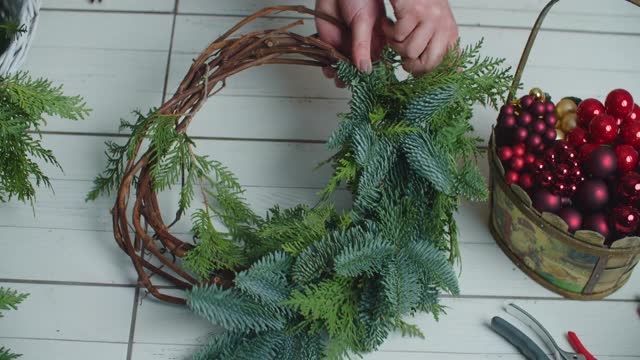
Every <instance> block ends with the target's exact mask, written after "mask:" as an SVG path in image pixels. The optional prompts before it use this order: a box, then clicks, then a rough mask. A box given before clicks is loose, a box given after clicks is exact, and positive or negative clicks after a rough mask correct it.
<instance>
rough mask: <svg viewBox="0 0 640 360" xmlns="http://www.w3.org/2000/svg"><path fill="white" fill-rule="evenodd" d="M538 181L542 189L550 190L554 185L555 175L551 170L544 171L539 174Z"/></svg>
mask: <svg viewBox="0 0 640 360" xmlns="http://www.w3.org/2000/svg"><path fill="white" fill-rule="evenodd" d="M537 181H538V184H539V185H540V187H541V188H545V189H546V188H549V187H551V185H553V173H552V172H551V171H549V170H543V171H541V172H540V173H538V177H537Z"/></svg>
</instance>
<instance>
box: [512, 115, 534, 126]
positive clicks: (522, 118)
mask: <svg viewBox="0 0 640 360" xmlns="http://www.w3.org/2000/svg"><path fill="white" fill-rule="evenodd" d="M516 120H517V122H518V126H520V127H527V126H529V124H531V122H532V121H533V116H531V114H529V113H528V112H526V111H523V112H521V113H520V115H518V117H517V118H516Z"/></svg>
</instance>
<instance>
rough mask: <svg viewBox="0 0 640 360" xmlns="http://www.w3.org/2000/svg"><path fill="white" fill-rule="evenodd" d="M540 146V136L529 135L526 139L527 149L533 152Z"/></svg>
mask: <svg viewBox="0 0 640 360" xmlns="http://www.w3.org/2000/svg"><path fill="white" fill-rule="evenodd" d="M540 144H542V136H540V134H535V133H533V134H529V136H528V137H527V148H529V149H532V150H534V149H537V148H538V146H540Z"/></svg>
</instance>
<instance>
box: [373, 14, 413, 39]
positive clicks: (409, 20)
mask: <svg viewBox="0 0 640 360" xmlns="http://www.w3.org/2000/svg"><path fill="white" fill-rule="evenodd" d="M417 25H418V19H416V18H415V17H406V18H403V19H400V20H398V21H397V22H396V23H395V24H394V23H392V22H391V20H389V19H388V18H385V20H384V21H383V22H382V31H383V32H384V35H385V36H386V37H387V39H388V40H389V41H390V42H396V43H402V42H404V41H405V40H406V39H407V38H408V37H409V35H411V32H413V29H415V28H416V26H417Z"/></svg>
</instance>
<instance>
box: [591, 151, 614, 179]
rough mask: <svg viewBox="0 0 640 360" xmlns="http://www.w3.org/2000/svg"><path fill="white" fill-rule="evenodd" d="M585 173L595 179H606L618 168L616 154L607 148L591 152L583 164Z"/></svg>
mask: <svg viewBox="0 0 640 360" xmlns="http://www.w3.org/2000/svg"><path fill="white" fill-rule="evenodd" d="M585 165H586V170H587V172H588V173H589V174H590V175H591V176H593V177H596V178H601V179H603V178H606V177H607V176H609V175H611V174H613V173H614V172H615V171H616V169H617V168H618V159H617V158H616V153H615V152H614V151H613V150H612V149H611V148H610V147H607V146H600V147H598V148H597V149H595V150H593V151H592V152H591V154H590V155H589V158H587V161H586V163H585Z"/></svg>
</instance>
